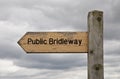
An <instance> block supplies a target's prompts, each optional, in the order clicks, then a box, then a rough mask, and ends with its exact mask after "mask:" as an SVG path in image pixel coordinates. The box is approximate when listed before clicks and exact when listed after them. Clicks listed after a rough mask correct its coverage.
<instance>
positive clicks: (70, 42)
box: [18, 10, 104, 79]
mask: <svg viewBox="0 0 120 79" xmlns="http://www.w3.org/2000/svg"><path fill="white" fill-rule="evenodd" d="M18 44H19V45H20V46H21V47H22V48H23V49H24V50H25V52H27V53H87V54H88V74H89V75H88V79H104V65H103V63H104V62H103V12H102V11H97V10H94V11H91V12H89V13H88V32H27V33H26V34H25V35H24V36H23V37H22V38H21V39H20V40H19V41H18Z"/></svg>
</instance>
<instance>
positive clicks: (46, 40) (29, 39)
mask: <svg viewBox="0 0 120 79" xmlns="http://www.w3.org/2000/svg"><path fill="white" fill-rule="evenodd" d="M87 38H88V36H87V32H27V33H26V34H25V35H24V36H23V37H22V38H21V39H20V40H19V41H18V44H19V45H20V46H21V47H22V48H23V49H24V50H25V51H26V52H27V53H40V52H42V53H50V52H51V53H54V52H56V53H57V52H58V53H62V52H65V53H70V52H71V53H73V52H75V53H79V52H81V53H83V52H87V51H88V49H87V46H88V41H87V40H88V39H87Z"/></svg>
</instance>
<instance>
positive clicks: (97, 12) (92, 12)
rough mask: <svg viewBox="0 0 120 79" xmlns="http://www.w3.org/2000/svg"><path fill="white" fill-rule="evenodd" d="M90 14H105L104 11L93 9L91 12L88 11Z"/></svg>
mask: <svg viewBox="0 0 120 79" xmlns="http://www.w3.org/2000/svg"><path fill="white" fill-rule="evenodd" d="M90 15H93V16H95V15H100V16H102V15H103V11H99V10H93V11H90V12H89V13H88V17H89V16H90Z"/></svg>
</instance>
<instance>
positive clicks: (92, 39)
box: [88, 10, 104, 79]
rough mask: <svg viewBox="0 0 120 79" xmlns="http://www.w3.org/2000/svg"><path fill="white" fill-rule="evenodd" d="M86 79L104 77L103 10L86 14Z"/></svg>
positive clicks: (102, 78)
mask: <svg viewBox="0 0 120 79" xmlns="http://www.w3.org/2000/svg"><path fill="white" fill-rule="evenodd" d="M88 34H89V35H88V39H89V41H88V42H89V44H88V79H104V66H103V12H102V11H96V10H95V11H91V12H89V14H88Z"/></svg>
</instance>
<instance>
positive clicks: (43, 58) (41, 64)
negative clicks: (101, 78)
mask: <svg viewBox="0 0 120 79" xmlns="http://www.w3.org/2000/svg"><path fill="white" fill-rule="evenodd" d="M92 10H100V11H103V12H104V65H105V72H104V74H105V79H120V35H119V34H120V0H90V1H89V0H0V79H87V54H26V53H25V52H24V51H23V50H22V49H21V47H20V46H19V45H18V44H17V41H18V40H19V39H20V38H21V37H22V36H23V35H24V34H25V33H26V32H29V31H33V32H35V31H39V32H41V31H87V15H88V12H89V11H92Z"/></svg>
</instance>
